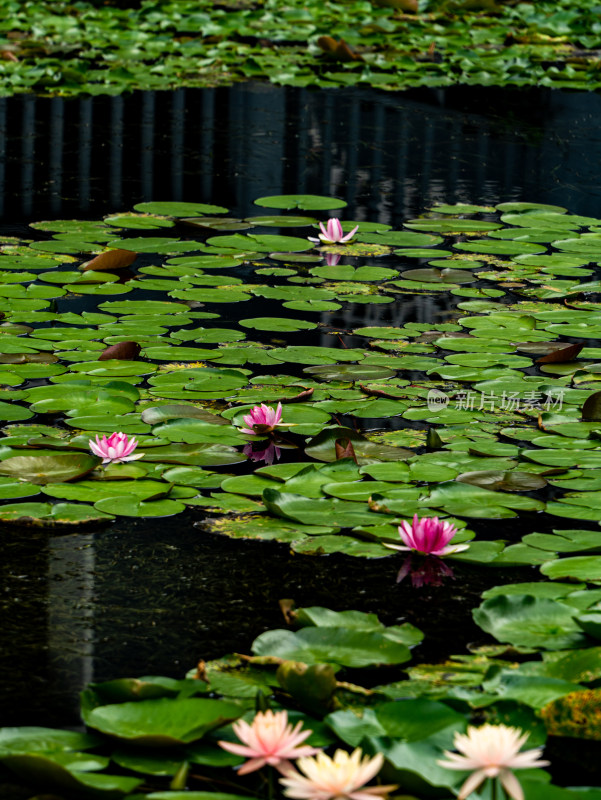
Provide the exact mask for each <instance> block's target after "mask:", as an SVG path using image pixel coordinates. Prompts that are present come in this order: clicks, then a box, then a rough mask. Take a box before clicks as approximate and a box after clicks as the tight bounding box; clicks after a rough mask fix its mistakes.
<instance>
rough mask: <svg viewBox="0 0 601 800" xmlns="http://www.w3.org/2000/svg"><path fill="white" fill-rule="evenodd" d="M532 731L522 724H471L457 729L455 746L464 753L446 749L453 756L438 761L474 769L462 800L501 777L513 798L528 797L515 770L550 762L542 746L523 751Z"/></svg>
mask: <svg viewBox="0 0 601 800" xmlns="http://www.w3.org/2000/svg"><path fill="white" fill-rule="evenodd" d="M528 735H529V734H527V733H524V732H523V731H522V729H521V728H511V727H509V726H508V725H482V726H481V727H480V728H474V727H472V726H469V727H468V729H467V734H465V733H456V734H455V739H454V745H455V749H456V750H459V753H462V754H463V755H459V754H458V753H452V752H450V751H449V750H445V751H444V754H445V756H446V757H447V758H448V759H449V760H448V761H442V760H441V761H438V764H440V766H441V767H446V768H447V769H461V770H474V771H473V772H472V774H471V775H470V776H469V778H468V779H467V780H466V781H465V783H464V784H463V786H462V787H461V789H460V791H459V795H458V800H465V798H466V797H467V796H468V795H470V794H471V793H472V792H473V791H475V790H476V789H477V788H478V786H480V784H481V783H482V782H483V781H485V780H486V779H487V778H497V777H498V778H499V780H500V781H501V784H502V786H503V788H504V789H505V791H506V792H507V794H508V795H509V796H510V797H512V798H513V800H524V792H523V790H522V787H521V785H520V782H519V781H518V779H517V778H516V777H515V775H514V774H513V772H512V770H514V769H529V768H531V767H546V766H548V764H549V762H548V761H541V760H539V759H540V755H541V753H542V751H543V749H542V747H534V748H533V749H532V750H525V751H524V752H523V753H520V752H519V750H520V748H521V747H522V745H523V744H524V742H525V741H526V739H527V738H528Z"/></svg>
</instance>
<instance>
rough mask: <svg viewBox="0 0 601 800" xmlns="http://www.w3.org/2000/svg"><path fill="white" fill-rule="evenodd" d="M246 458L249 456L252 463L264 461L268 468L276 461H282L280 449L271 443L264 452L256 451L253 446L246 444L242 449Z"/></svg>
mask: <svg viewBox="0 0 601 800" xmlns="http://www.w3.org/2000/svg"><path fill="white" fill-rule="evenodd" d="M242 452H243V453H244V455H245V456H248V457H249V458H250V460H251V461H264V462H265V463H266V464H267V465H268V466H271V465H272V464H273V462H274V461H279V460H280V452H281V451H280V448H279V447H278V446H277V445H275V444H274V443H273V442H269V444H268V446H267V447H266V448H265V449H263V450H254V449H253V446H252V444H245V445H244V447H243V448H242Z"/></svg>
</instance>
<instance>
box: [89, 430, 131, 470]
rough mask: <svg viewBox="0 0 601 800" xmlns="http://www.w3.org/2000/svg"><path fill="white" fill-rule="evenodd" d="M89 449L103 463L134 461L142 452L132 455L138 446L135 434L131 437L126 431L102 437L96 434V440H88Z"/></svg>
mask: <svg viewBox="0 0 601 800" xmlns="http://www.w3.org/2000/svg"><path fill="white" fill-rule="evenodd" d="M89 445H90V450H91V451H92V452H93V453H94V455H95V456H98V457H99V458H101V459H102V463H103V464H110V463H114V464H119V463H121V462H125V461H135V460H136V459H138V458H142V456H143V455H144V453H136V455H132V453H133V452H134V450H135V449H136V447H137V446H138V440H137V439H136V437H135V436H132V437H131V438H130V437H129V436H128V435H127V434H126V433H121V431H119V432H118V433H111V435H110V436H108V437H107V436H103V437H102V439H101V438H100V437H99V436H98V434H96V441H94V439H90V440H89Z"/></svg>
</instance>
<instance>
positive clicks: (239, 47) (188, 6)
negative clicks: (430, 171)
mask: <svg viewBox="0 0 601 800" xmlns="http://www.w3.org/2000/svg"><path fill="white" fill-rule="evenodd" d="M406 2H407V0H374V2H371V1H370V0H345V1H344V2H333V1H332V0H325V1H324V0H284V1H283V0H218V2H212V1H211V0H142V2H138V3H136V2H134V0H132V2H131V7H124V3H123V2H120V1H119V0H114V2H110V0H107V2H105V3H104V4H103V3H101V2H99V0H96V2H94V3H91V2H84V0H80V1H79V2H73V3H70V2H65V1H64V0H26V1H25V2H23V0H0V95H3V96H8V95H11V94H14V93H20V92H35V93H38V94H40V93H41V94H49V95H60V96H72V95H78V94H120V93H121V92H123V91H126V90H132V89H173V88H177V87H182V86H201V87H212V86H220V85H229V84H231V83H234V82H237V81H241V80H245V79H261V80H269V81H271V82H273V83H276V84H281V85H288V86H301V87H302V86H321V87H336V86H352V85H355V84H362V85H371V86H375V87H379V88H382V89H386V90H391V91H394V90H400V89H407V88H410V87H418V86H431V87H440V86H449V85H452V84H468V85H482V86H545V87H554V88H574V89H585V90H596V89H598V88H599V87H601V73H600V70H599V66H600V63H601V62H600V60H599V59H600V55H601V49H600V46H601V40H600V36H601V6H600V5H599V4H598V0H583V1H582V2H580V3H574V2H572V1H571V0H555V1H554V2H535V3H531V2H515V0H514V1H513V2H511V1H510V2H502V3H501V2H496V0H426V1H425V2H424V0H420V2H419V10H418V12H417V13H406V12H404V11H402V10H401V9H399V8H395V7H394V6H396V5H398V4H403V5H404V4H406ZM384 3H386V5H384ZM323 36H329V37H332V39H333V40H334V42H339V41H340V40H341V39H343V40H344V42H346V43H347V44H348V46H349V47H350V48H351V51H352V53H354V54H355V56H354V57H353V56H352V55H349V54H348V53H347V55H346V56H344V55H342V56H341V55H340V54H336V53H329V54H326V53H325V52H324V51H323V49H321V48H320V47H319V46H318V43H317V42H318V39H319V38H320V37H323ZM330 44H331V43H330ZM344 58H347V59H348V60H343V59H344Z"/></svg>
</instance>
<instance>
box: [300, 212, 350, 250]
mask: <svg viewBox="0 0 601 800" xmlns="http://www.w3.org/2000/svg"><path fill="white" fill-rule="evenodd" d="M319 227H320V228H321V233H320V234H319V239H314V238H313V237H312V236H309V237H308V239H309V241H310V242H317V243H318V244H319V243H320V242H323V244H344V243H345V242H350V240H351V239H352V238H353V236H354V235H355V233H356V232H357V231H358V230H359V226H358V225H356V226H355V227H354V228H353V230H352V231H351V232H350V233H347V234H346V236H345V234H344V231H343V230H342V225H341V224H340V220H339V219H337V218H336V217H331V218H330V219H329V220H328V223H327V225H324V224H323V222H320V223H319Z"/></svg>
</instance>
